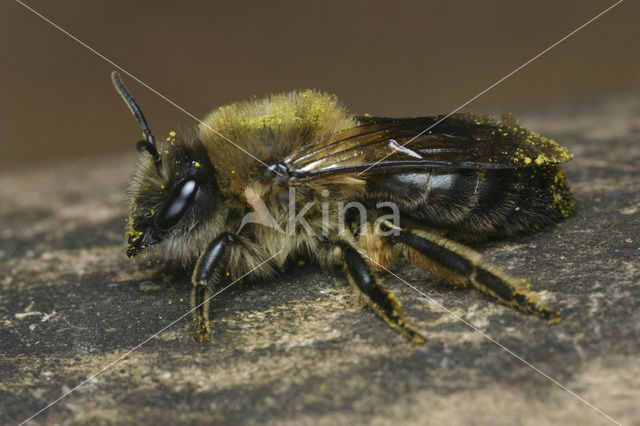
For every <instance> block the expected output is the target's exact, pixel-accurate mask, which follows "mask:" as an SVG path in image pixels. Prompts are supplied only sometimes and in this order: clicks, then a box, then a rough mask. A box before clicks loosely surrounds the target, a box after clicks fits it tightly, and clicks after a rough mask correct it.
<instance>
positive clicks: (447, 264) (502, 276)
mask: <svg viewBox="0 0 640 426" xmlns="http://www.w3.org/2000/svg"><path fill="white" fill-rule="evenodd" d="M397 231H398V232H396V233H395V235H391V236H390V237H389V238H390V240H391V242H392V243H393V244H402V245H403V252H404V255H405V256H406V257H407V258H408V259H409V260H411V261H412V262H413V263H415V264H416V265H418V266H420V267H421V268H423V269H427V270H429V271H431V272H433V273H435V274H436V275H438V276H439V277H441V278H443V279H444V280H445V281H448V282H450V283H453V284H464V283H467V282H468V283H470V284H471V285H472V286H473V287H475V288H476V289H477V290H479V291H481V292H483V293H486V294H488V295H490V296H492V297H494V298H496V299H498V300H499V301H500V302H502V303H504V304H506V305H508V306H511V307H514V308H517V309H520V310H522V311H524V312H528V313H531V314H534V315H537V316H540V317H542V318H545V319H546V320H548V321H549V323H554V322H558V321H560V314H559V313H557V312H554V311H553V310H551V309H550V308H548V307H547V306H545V305H543V304H542V303H541V302H539V301H538V300H537V298H536V294H535V293H533V292H530V291H529V290H528V287H529V284H528V283H527V282H526V281H525V280H518V279H516V278H514V277H512V276H510V275H509V274H507V273H505V272H504V271H502V270H501V269H500V268H498V267H496V266H493V265H491V264H489V263H485V262H484V261H483V260H482V255H481V254H480V253H478V252H476V251H475V250H472V249H470V248H468V247H465V246H464V245H462V244H459V243H457V242H455V241H452V240H449V239H447V238H444V237H442V236H440V235H437V234H434V233H430V232H427V231H423V230H405V229H401V230H397Z"/></svg>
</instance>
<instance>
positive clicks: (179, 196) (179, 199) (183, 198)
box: [155, 179, 198, 231]
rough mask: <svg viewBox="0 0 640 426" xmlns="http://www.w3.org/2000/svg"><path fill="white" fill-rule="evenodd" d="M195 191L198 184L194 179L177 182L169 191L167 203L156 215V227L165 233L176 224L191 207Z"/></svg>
mask: <svg viewBox="0 0 640 426" xmlns="http://www.w3.org/2000/svg"><path fill="white" fill-rule="evenodd" d="M197 189H198V184H197V183H196V181H195V180H194V179H185V180H183V181H181V182H179V183H178V184H177V185H176V186H175V187H174V188H173V189H172V190H171V193H170V194H169V197H168V198H167V201H165V203H164V204H163V205H162V208H160V211H159V212H158V214H157V215H156V218H155V222H156V226H157V227H158V228H160V229H161V230H163V231H166V230H168V229H170V228H171V227H173V226H174V225H175V224H176V223H178V221H179V220H180V218H181V217H182V216H183V215H184V213H185V212H186V211H187V209H188V208H189V206H190V205H191V202H192V201H193V197H194V196H195V195H196V190H197Z"/></svg>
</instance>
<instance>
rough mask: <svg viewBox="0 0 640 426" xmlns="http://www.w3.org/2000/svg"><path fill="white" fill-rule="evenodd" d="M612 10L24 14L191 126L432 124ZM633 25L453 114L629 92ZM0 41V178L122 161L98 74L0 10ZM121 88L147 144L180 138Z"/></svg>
mask: <svg viewBox="0 0 640 426" xmlns="http://www.w3.org/2000/svg"><path fill="white" fill-rule="evenodd" d="M613 3H614V2H612V1H607V0H592V1H584V0H564V1H551V0H548V1H534V2H514V1H513V0H493V1H483V2H477V1H471V0H469V1H450V2H442V1H423V2H397V3H395V4H394V3H392V2H382V1H374V2H371V1H369V2H326V1H322V2H314V3H311V2H299V1H296V2H282V3H277V4H273V2H257V1H256V2H246V3H241V2H236V3H234V4H226V3H225V4H217V3H213V2H195V1H185V2H180V3H178V2H157V1H154V2H152V1H136V2H131V1H128V2H126V1H110V2H86V1H79V0H73V1H71V0H69V1H56V2H51V1H45V0H28V1H27V4H28V5H29V6H30V7H33V8H34V9H35V10H37V11H38V12H40V13H42V14H43V15H44V16H46V17H48V18H49V19H51V20H52V21H53V22H55V23H56V24H58V25H60V26H61V27H63V28H64V29H66V30H67V31H69V32H70V33H72V34H73V35H75V36H77V37H78V38H79V39H80V40H82V41H84V42H85V43H87V44H88V45H90V46H91V47H93V48H95V49H96V50H97V51H98V52H100V53H101V54H103V55H104V56H106V57H108V58H110V59H111V60H113V61H114V62H115V63H117V64H118V65H120V66H121V67H123V68H124V69H126V70H127V71H129V72H131V73H132V74H134V75H136V76H137V77H138V78H140V79H141V80H143V81H145V82H146V83H147V84H149V85H150V86H151V87H153V88H155V89H156V90H158V91H159V92H160V93H162V94H164V95H165V96H167V97H168V98H170V99H172V100H173V101H175V102H176V103H177V104H179V105H180V106H182V107H184V108H185V109H186V110H187V111H189V112H191V113H193V114H194V115H196V116H198V117H202V116H204V115H205V114H206V113H207V112H208V111H209V110H210V109H212V108H213V107H214V106H217V105H220V104H224V103H227V102H231V101H234V100H238V99H243V98H246V97H249V96H252V95H263V94H266V93H269V92H274V91H282V90H288V89H294V88H306V87H315V88H320V89H324V90H327V91H330V92H334V93H336V94H337V95H338V96H339V97H340V98H341V99H342V101H343V102H344V103H345V104H346V105H348V106H349V107H350V108H351V110H352V111H354V112H357V113H364V112H368V113H371V114H379V115H396V116H404V115H431V114H435V113H447V112H449V111H451V110H452V109H454V108H456V107H457V106H459V105H460V104H462V103H464V102H465V101H467V100H468V99H469V98H471V97H473V96H474V95H476V94H477V93H478V92H480V91H481V90H483V89H485V88H486V87H488V86H489V85H490V84H492V83H494V82H495V81H496V80H498V79H499V78H501V77H503V76H504V75H506V74H507V73H509V72H510V71H512V70H513V69H515V68H516V67H518V66H519V65H521V64H522V63H523V62H525V61H527V60H528V59H530V58H531V57H533V56H534V55H536V54H537V53H539V52H540V51H541V50H543V49H545V48H547V47H548V46H550V45H551V44H553V43H554V42H556V41H557V40H559V39H560V38H561V37H563V36H565V35H566V34H568V33H569V32H571V31H573V30H574V29H575V28H577V27H578V26H580V25H582V24H583V23H585V22H586V21H588V20H589V19H591V18H592V17H594V16H595V15H597V14H598V13H599V12H601V11H602V10H604V9H605V8H606V7H608V6H610V5H611V4H613ZM639 18H640V4H639V3H638V2H637V1H631V0H628V1H625V2H623V3H622V4H620V5H619V6H618V7H616V8H614V9H613V10H612V11H611V12H609V13H608V14H606V15H604V16H603V17H601V18H600V19H598V20H597V21H595V22H594V23H592V24H591V25H589V26H588V27H586V28H585V29H584V30H582V31H580V32H579V33H577V34H576V35H575V36H573V37H571V38H570V39H568V40H567V41H565V42H564V43H562V44H561V45H559V46H558V47H556V48H555V49H553V50H552V51H550V52H549V53H547V54H545V55H544V56H542V57H541V58H540V59H538V60H537V61H535V62H533V63H532V64H530V65H529V66H527V67H526V68H524V69H523V70H521V71H520V72H518V73H517V74H515V75H514V76H513V77H511V78H509V79H508V80H506V81H505V82H503V83H502V84H500V85H499V86H497V87H496V88H494V89H493V90H491V91H489V92H488V93H487V94H485V95H484V96H482V97H481V98H480V99H478V100H477V101H475V102H473V103H472V104H470V105H469V106H467V107H466V108H465V110H469V111H477V112H487V111H495V110H498V111H500V110H511V111H515V112H517V111H519V110H520V111H521V110H523V109H528V108H547V107H552V106H553V105H554V104H557V103H558V102H563V101H566V100H567V99H571V100H580V99H586V98H592V97H594V96H598V95H600V94H602V93H608V92H620V91H629V90H635V91H637V90H638V89H640V54H639V52H640V50H639V47H640V46H638V40H639V39H640V25H638V20H639ZM0 34H1V37H0V57H1V60H0V72H1V78H0V99H1V101H0V124H1V129H2V133H3V134H2V143H1V145H0V167H2V168H10V167H23V166H24V165H25V164H27V163H28V164H37V163H39V162H43V161H54V160H57V159H61V158H65V157H66V158H68V157H82V156H98V155H114V154H119V153H122V152H123V151H125V150H128V151H130V152H131V155H132V157H133V156H135V154H134V143H135V142H136V141H137V139H138V138H139V136H140V131H139V129H138V126H137V124H136V123H135V121H134V119H133V118H132V117H131V116H130V114H129V112H128V110H127V109H126V107H125V106H124V104H123V103H122V101H121V100H120V98H119V97H118V96H117V95H116V94H115V92H114V91H113V89H112V87H111V82H110V80H109V72H110V71H111V70H112V69H114V67H113V66H112V65H110V64H108V63H107V62H105V61H104V60H103V59H101V58H99V57H98V56H97V55H95V54H94V53H92V52H91V51H89V50H87V49H86V48H84V47H82V46H80V45H79V44H77V43H76V42H74V41H73V40H71V39H70V38H69V37H67V36H66V35H64V34H63V33H61V32H60V31H58V30H56V29H55V28H53V27H52V26H51V25H50V24H48V23H46V22H45V21H43V20H42V19H41V18H39V17H38V16H36V15H35V14H33V13H32V12H31V11H29V10H27V9H26V8H25V7H23V6H21V5H20V4H19V3H17V2H14V1H10V0H7V1H3V2H2V3H1V4H0ZM125 81H126V83H127V84H128V86H129V88H130V89H131V90H132V91H133V93H134V94H135V96H136V98H137V100H138V102H139V103H140V105H141V106H142V108H143V110H144V112H145V115H146V117H147V119H148V121H149V124H150V126H151V128H152V130H153V131H154V133H155V134H156V136H158V137H161V136H163V135H164V134H166V132H168V131H169V130H170V129H172V128H176V127H180V126H182V127H184V126H191V125H193V124H194V120H192V119H191V118H189V117H188V116H186V115H185V114H184V113H182V112H180V111H178V110H177V109H175V108H174V107H173V106H171V105H170V104H168V103H167V102H165V101H164V100H162V99H160V98H159V97H158V96H156V95H155V94H153V93H151V92H150V91H149V90H147V89H146V88H144V87H142V86H140V85H139V84H137V83H135V82H134V81H132V80H131V79H130V78H127V77H126V76H125ZM639 93H640V92H639Z"/></svg>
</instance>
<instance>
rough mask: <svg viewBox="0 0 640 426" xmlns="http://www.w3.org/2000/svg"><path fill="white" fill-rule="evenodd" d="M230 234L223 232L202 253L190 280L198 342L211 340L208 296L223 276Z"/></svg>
mask: <svg viewBox="0 0 640 426" xmlns="http://www.w3.org/2000/svg"><path fill="white" fill-rule="evenodd" d="M233 241H234V237H233V235H232V234H230V233H228V232H225V233H224V234H222V235H221V236H219V237H218V238H216V239H215V240H213V242H212V243H211V244H210V245H209V247H207V249H206V250H205V251H204V253H202V255H201V256H200V258H199V259H198V262H197V263H196V267H195V269H194V270H193V275H192V277H191V282H192V284H193V290H192V293H191V308H192V309H193V313H194V314H193V315H194V320H195V325H196V336H195V339H196V341H198V342H207V341H209V340H211V325H210V323H209V298H210V294H211V289H212V288H214V287H215V286H217V285H219V284H220V283H221V282H222V280H223V279H224V277H225V275H226V274H225V272H226V269H227V265H228V263H229V248H230V246H231V243H233Z"/></svg>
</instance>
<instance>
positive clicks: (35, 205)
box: [0, 94, 640, 425]
mask: <svg viewBox="0 0 640 426" xmlns="http://www.w3.org/2000/svg"><path fill="white" fill-rule="evenodd" d="M639 99H640V96H638V95H637V94H635V95H634V96H630V95H629V96H611V97H606V98H601V99H597V100H595V101H589V102H583V103H581V104H579V105H566V106H557V107H554V108H551V109H549V110H546V111H544V112H529V113H527V114H524V115H523V114H520V115H519V116H520V118H521V121H522V122H523V124H525V125H528V126H530V127H532V128H534V129H535V130H536V131H538V132H540V133H543V134H545V135H547V136H551V137H554V138H556V139H557V140H558V141H560V142H561V143H562V144H564V145H566V146H568V147H569V148H570V149H571V150H572V152H573V153H574V154H575V159H574V160H572V161H571V162H570V163H569V164H568V165H567V167H566V171H567V176H568V179H569V182H570V184H571V187H572V189H573V192H574V195H575V198H576V202H577V211H576V214H575V215H574V216H572V217H571V218H569V219H568V220H566V221H564V222H562V223H560V224H559V225H557V226H555V227H551V228H549V229H546V230H544V231H543V232H540V233H537V234H533V235H528V236H522V237H518V238H514V239H510V240H508V241H497V242H491V243H489V244H485V245H482V246H479V247H478V248H479V249H480V250H481V251H482V252H483V253H484V254H485V256H486V257H487V258H488V259H489V260H490V261H492V262H494V263H496V264H498V265H501V266H502V267H503V268H505V269H506V270H508V271H510V272H511V273H513V274H514V275H517V276H525V277H530V278H531V281H532V284H533V287H534V289H536V290H538V291H539V293H540V297H541V298H543V299H544V300H545V301H546V302H547V303H548V304H550V305H552V306H553V307H556V308H558V309H560V310H561V311H562V313H563V316H564V320H563V321H562V322H561V323H560V324H557V325H554V326H548V325H547V324H545V322H544V321H542V320H540V319H538V318H534V317H531V316H527V315H524V314H521V313H519V312H515V311H513V310H510V309H508V308H506V307H503V306H501V305H498V304H496V303H494V302H493V301H491V300H490V299H488V298H486V297H483V296H480V295H478V294H476V293H474V292H473V291H469V290H464V289H452V288H451V287H449V286H447V285H444V284H441V283H439V282H438V281H437V280H435V279H434V278H433V277H431V276H429V275H428V274H426V273H424V272H422V271H420V270H418V269H416V268H414V267H412V266H411V265H408V264H406V263H404V264H402V265H400V266H399V268H398V269H397V271H396V273H397V274H398V275H399V276H400V277H402V278H403V279H405V280H406V281H407V282H408V283H411V284H412V285H414V286H415V287H416V288H417V289H419V290H420V291H421V292H423V293H424V295H426V296H427V297H425V296H423V295H421V294H419V293H417V292H416V291H415V290H414V289H412V288H410V287H409V286H407V285H406V284H404V283H403V282H402V281H400V280H398V279H395V278H393V277H392V276H388V275H386V276H383V282H384V283H385V285H386V286H388V287H389V288H390V289H392V290H393V291H394V292H395V293H396V294H397V296H398V297H399V298H400V299H401V300H402V301H403V306H404V310H405V314H406V316H407V317H408V318H410V319H411V320H412V321H413V323H414V325H416V326H417V327H418V328H419V329H420V330H421V331H422V332H423V333H424V334H425V335H426V336H427V338H428V342H427V343H426V344H424V345H421V346H415V345H412V344H411V343H409V342H407V341H406V340H405V339H404V338H402V337H401V336H399V335H397V334H396V333H395V332H393V331H392V330H390V329H389V328H388V327H387V326H386V325H385V324H384V323H383V322H382V321H380V320H379V319H378V318H377V317H376V316H374V314H373V313H372V312H371V310H370V309H368V308H362V307H361V305H360V304H359V302H358V300H357V298H356V297H355V296H354V295H353V291H352V290H351V288H350V287H349V286H348V285H347V283H346V281H345V280H344V279H343V278H341V277H340V276H339V274H337V273H331V272H325V271H321V270H319V269H317V268H315V267H314V266H312V265H311V266H293V267H292V268H291V270H290V271H288V272H287V273H286V274H285V275H283V276H282V277H281V278H279V279H277V280H274V281H273V282H268V283H250V282H242V283H238V284H236V285H234V286H232V287H231V288H229V289H228V290H227V291H225V292H223V293H222V294H220V296H218V297H217V298H216V299H215V301H214V302H213V303H212V307H211V310H212V312H211V313H212V317H213V318H214V319H215V320H214V322H213V328H214V340H213V342H212V343H211V344H198V343H195V342H194V341H193V340H192V330H191V329H190V328H189V327H188V326H189V321H187V320H186V319H184V318H182V319H180V318H181V317H182V316H183V315H184V314H185V313H186V312H187V311H188V306H189V303H188V294H189V287H190V284H189V281H188V272H186V271H182V272H180V271H178V272H171V271H167V270H164V269H163V268H162V267H160V266H158V265H146V264H136V263H134V262H131V261H129V260H128V259H127V258H126V257H125V255H124V248H125V247H124V243H123V237H122V233H123V228H124V224H125V223H124V217H125V215H126V209H127V206H126V200H125V195H124V188H125V187H126V183H127V179H128V177H129V176H130V173H131V170H132V167H133V163H134V160H135V159H134V157H135V155H134V154H133V153H132V155H131V156H130V157H128V158H126V159H123V158H111V159H104V160H102V161H91V162H81V161H76V162H70V163H65V164H60V165H57V166H51V167H46V168H40V169H24V170H20V171H10V172H7V171H5V172H2V173H1V174H0V200H2V202H1V203H0V220H1V223H2V225H3V226H2V228H1V229H0V292H1V293H0V295H1V297H0V320H1V321H2V322H1V323H0V413H1V414H0V423H2V424H12V423H14V424H15V423H19V422H21V421H23V420H25V419H27V418H29V417H30V416H31V415H33V414H34V413H36V412H38V411H39V410H40V409H42V408H43V407H45V406H46V405H47V404H48V403H50V402H52V401H54V400H56V399H57V398H59V397H60V396H61V395H63V394H65V393H67V392H69V391H70V390H72V389H73V388H74V387H75V386H77V385H78V384H80V383H82V382H83V381H84V380H85V379H87V378H88V377H90V376H92V375H93V374H95V373H98V372H101V371H102V372H101V373H100V374H99V375H97V376H96V377H95V378H93V379H92V380H90V381H88V382H87V383H84V384H83V385H82V386H80V387H79V388H77V389H76V390H75V391H73V392H72V393H70V394H69V395H67V396H66V397H64V398H63V399H61V400H60V401H58V402H57V403H55V404H54V405H52V406H51V407H50V408H48V409H47V410H45V411H43V412H42V413H40V414H39V415H38V416H36V417H35V418H34V419H33V420H32V422H34V423H42V424H53V423H65V422H69V423H75V424H95V423H98V424H100V423H131V422H135V423H143V424H144V423H165V424H166V423H175V422H180V423H187V422H189V423H191V422H193V423H207V422H216V423H221V422H226V423H262V422H267V421H268V422H273V423H280V424H289V423H290V424H301V423H303V424H304V423H318V424H336V423H343V424H346V423H352V422H354V421H355V422H364V423H372V424H387V423H399V422H402V423H405V424H443V423H444V424H524V425H529V424H531V425H533V424H541V423H542V424H549V423H557V424H560V423H562V424H581V425H584V424H607V423H611V420H609V419H608V418H607V417H605V416H604V415H603V414H601V413H599V412H598V411H597V410H596V409H595V408H593V407H590V406H589V405H587V404H586V403H585V402H583V401H581V400H580V399H579V398H578V397H577V396H575V395H572V394H571V393H569V392H568V391H567V390H565V389H563V388H562V387H560V386H559V385H557V384H554V383H552V382H551V381H550V380H549V379H548V378H546V377H545V376H544V375H543V374H542V373H541V372H543V373H544V374H546V375H548V376H549V377H552V378H553V379H555V380H557V382H558V383H560V384H561V385H562V386H566V387H567V388H569V389H571V390H572V391H574V392H575V394H577V395H579V396H580V398H584V400H586V401H588V402H589V403H591V404H593V405H594V406H595V407H598V409H599V410H602V412H604V413H606V414H607V415H608V416H610V417H611V418H613V419H616V420H618V421H620V422H622V423H625V424H633V423H634V422H639V419H640V408H639V405H638V401H640V358H639V356H638V354H639V353H640V264H639V263H638V256H639V255H640V228H639V227H638V224H639V220H640V144H639V143H638V139H639V137H640V101H638V100H639ZM443 307H445V308H446V310H445V309H444V308H443ZM459 318H462V319H464V321H467V322H468V323H471V324H473V325H474V326H475V327H477V328H478V329H480V330H482V332H483V333H484V334H481V333H480V332H478V331H475V330H473V329H472V328H471V327H470V326H469V325H467V324H465V323H464V322H462V321H460V319H459ZM176 320H178V321H177V322H176V323H175V324H173V325H172V323H173V322H174V321H176ZM160 330H162V331H161V332H160V333H159V334H155V333H156V332H158V331H160ZM489 337H491V338H492V339H495V341H492V340H490V339H489ZM496 342H499V343H500V345H504V347H501V346H499V345H498V344H497V343H496ZM506 348H508V350H507V349H506ZM132 349H135V350H133V351H132V352H130V351H131V350H132ZM514 355H517V356H518V357H521V358H518V357H516V356H514ZM123 357H124V358H123ZM525 361H526V363H525ZM528 363H530V364H531V365H528ZM534 367H535V369H534ZM536 369H539V371H537V370H536ZM636 424H639V423H636Z"/></svg>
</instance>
